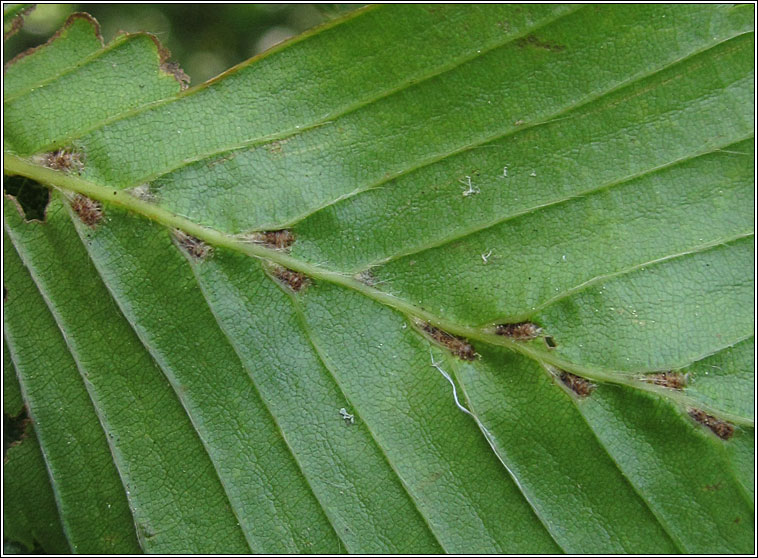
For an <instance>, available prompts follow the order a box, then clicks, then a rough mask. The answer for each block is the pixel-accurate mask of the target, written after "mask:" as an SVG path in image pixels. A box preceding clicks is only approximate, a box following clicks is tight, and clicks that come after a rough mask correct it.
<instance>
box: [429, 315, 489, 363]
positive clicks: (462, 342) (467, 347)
mask: <svg viewBox="0 0 758 558" xmlns="http://www.w3.org/2000/svg"><path fill="white" fill-rule="evenodd" d="M416 325H418V326H419V327H420V328H421V329H422V330H423V332H424V333H425V334H426V335H427V337H430V338H431V339H433V340H434V341H436V342H437V343H439V344H440V345H442V346H444V347H445V348H447V350H449V351H450V352H451V353H453V354H454V355H455V356H457V357H458V358H460V359H462V360H474V359H475V358H476V351H474V347H473V346H472V345H471V343H469V342H468V340H466V339H464V338H463V337H457V336H455V335H452V334H450V333H448V332H447V331H443V330H441V329H440V328H438V327H434V326H433V325H432V324H430V323H427V322H423V321H420V320H417V321H416Z"/></svg>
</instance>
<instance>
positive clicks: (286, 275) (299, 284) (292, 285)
mask: <svg viewBox="0 0 758 558" xmlns="http://www.w3.org/2000/svg"><path fill="white" fill-rule="evenodd" d="M269 269H270V270H271V274H272V275H273V276H274V277H275V278H276V280H277V281H279V283H281V284H282V285H284V286H286V287H288V288H289V289H291V290H292V291H294V292H296V293H297V292H300V291H301V290H303V289H304V288H305V287H307V286H308V285H310V284H311V280H310V279H309V278H308V276H307V275H305V274H304V273H300V272H299V271H294V270H292V269H289V268H286V267H283V266H281V265H271V266H270V268H269Z"/></svg>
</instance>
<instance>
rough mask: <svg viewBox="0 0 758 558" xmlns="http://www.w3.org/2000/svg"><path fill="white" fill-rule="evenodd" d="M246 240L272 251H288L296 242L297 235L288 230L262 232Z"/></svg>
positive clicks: (249, 235)
mask: <svg viewBox="0 0 758 558" xmlns="http://www.w3.org/2000/svg"><path fill="white" fill-rule="evenodd" d="M244 239H245V240H247V241H249V242H253V243H255V244H260V245H262V246H265V247H266V248H271V249H272V250H283V251H288V250H289V249H290V247H291V246H292V244H294V242H295V235H294V234H292V231H290V230H288V229H281V230H278V231H260V232H254V233H250V234H247V235H245V236H244Z"/></svg>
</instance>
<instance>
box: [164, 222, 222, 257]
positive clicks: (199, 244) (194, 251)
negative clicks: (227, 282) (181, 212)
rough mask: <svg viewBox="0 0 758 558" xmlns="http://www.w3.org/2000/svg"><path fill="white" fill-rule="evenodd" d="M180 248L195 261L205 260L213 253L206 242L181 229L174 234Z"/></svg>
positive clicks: (175, 230)
mask: <svg viewBox="0 0 758 558" xmlns="http://www.w3.org/2000/svg"><path fill="white" fill-rule="evenodd" d="M172 235H173V237H174V239H175V240H176V243H177V244H178V245H179V247H180V248H181V249H182V250H183V251H184V252H185V253H186V254H188V255H189V256H190V257H191V258H192V259H194V260H204V259H205V258H207V257H208V256H209V255H210V253H211V252H212V251H213V248H211V247H210V246H208V245H207V244H206V243H205V242H203V241H202V240H200V239H199V238H196V237H194V236H192V235H189V234H187V233H186V232H184V231H181V230H179V229H174V231H173V233H172Z"/></svg>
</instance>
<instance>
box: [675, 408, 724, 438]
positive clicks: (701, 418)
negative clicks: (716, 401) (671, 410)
mask: <svg viewBox="0 0 758 558" xmlns="http://www.w3.org/2000/svg"><path fill="white" fill-rule="evenodd" d="M687 413H688V414H689V415H690V417H692V419H693V420H694V421H695V422H699V423H700V424H702V425H703V426H707V427H708V428H710V429H711V432H713V433H714V434H715V435H716V436H718V437H719V438H721V439H722V440H728V439H729V438H731V437H732V435H733V434H734V426H732V425H731V424H729V423H728V422H726V421H724V420H721V419H717V418H716V417H714V416H713V415H709V414H708V413H706V412H705V411H701V410H700V409H694V408H693V409H687Z"/></svg>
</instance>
